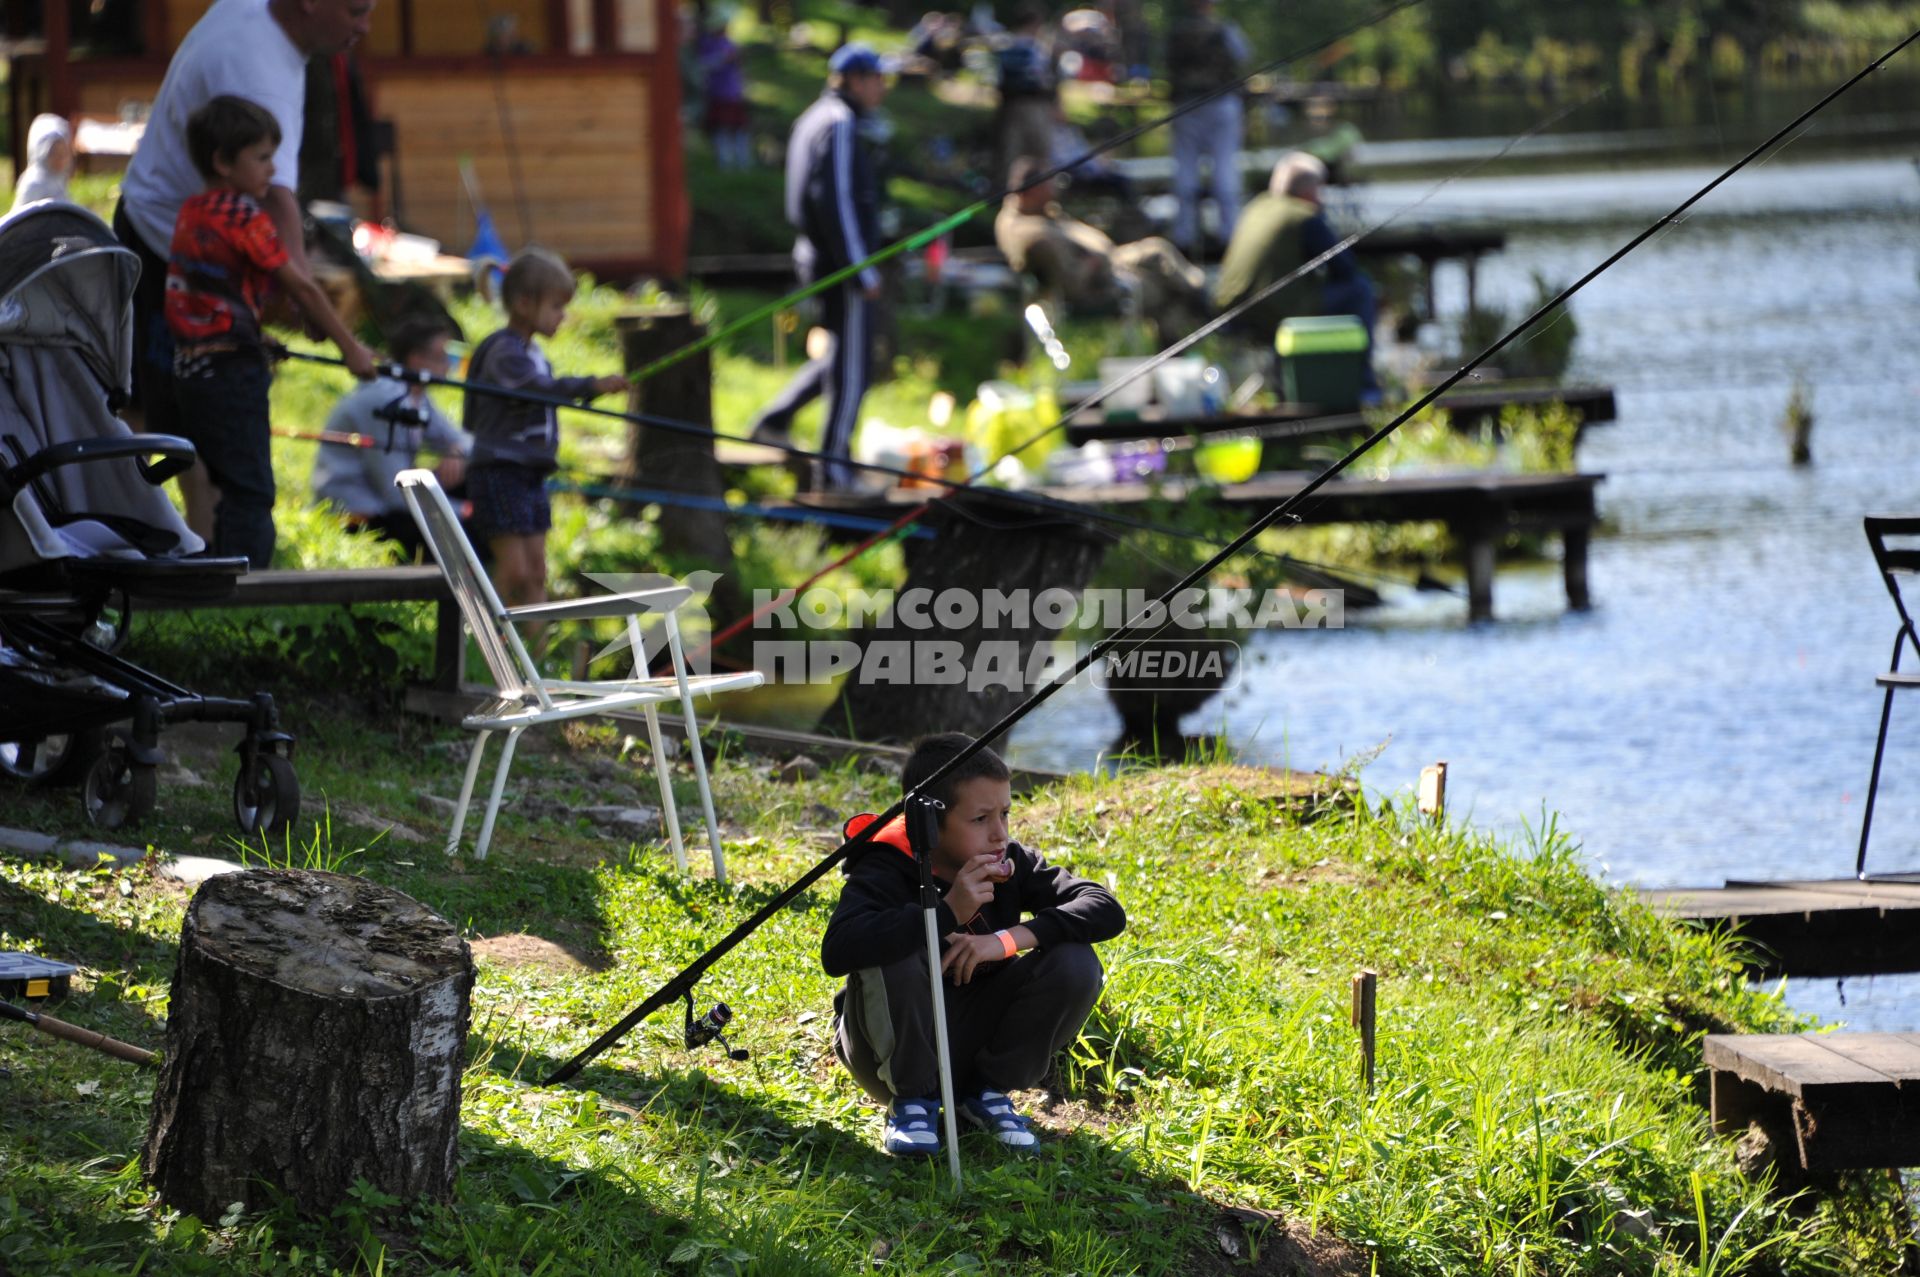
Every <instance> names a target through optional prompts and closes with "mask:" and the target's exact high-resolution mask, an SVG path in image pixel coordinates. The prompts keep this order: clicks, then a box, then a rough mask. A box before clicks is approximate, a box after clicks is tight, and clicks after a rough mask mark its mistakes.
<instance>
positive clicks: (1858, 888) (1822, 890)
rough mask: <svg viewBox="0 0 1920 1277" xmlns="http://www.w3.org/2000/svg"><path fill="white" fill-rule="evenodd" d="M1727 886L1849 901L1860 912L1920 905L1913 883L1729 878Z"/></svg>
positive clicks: (1919, 893)
mask: <svg viewBox="0 0 1920 1277" xmlns="http://www.w3.org/2000/svg"><path fill="white" fill-rule="evenodd" d="M1727 886H1728V887H1729V888H1753V887H1759V888H1772V889H1774V890H1779V891H1792V892H1798V893H1801V894H1805V893H1808V892H1811V893H1813V894H1815V895H1823V896H1831V897H1833V898H1835V899H1839V900H1846V901H1851V902H1852V903H1853V904H1854V905H1856V906H1857V907H1860V908H1895V909H1899V908H1907V907H1911V906H1916V905H1920V883H1914V882H1875V881H1868V882H1862V881H1860V880H1859V879H1857V878H1829V879H1815V878H1803V879H1788V880H1785V881H1781V882H1761V881H1757V880H1749V879H1744V878H1729V879H1727Z"/></svg>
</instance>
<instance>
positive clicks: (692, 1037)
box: [683, 990, 747, 1060]
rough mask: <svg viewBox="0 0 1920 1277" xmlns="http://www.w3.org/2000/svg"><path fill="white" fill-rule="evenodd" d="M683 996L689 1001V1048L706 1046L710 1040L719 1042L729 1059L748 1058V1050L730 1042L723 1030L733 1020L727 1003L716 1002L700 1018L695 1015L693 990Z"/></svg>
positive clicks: (686, 1036)
mask: <svg viewBox="0 0 1920 1277" xmlns="http://www.w3.org/2000/svg"><path fill="white" fill-rule="evenodd" d="M683 996H684V997H685V999H686V1003H687V1026H686V1030H685V1042H686V1047H687V1050H689V1051H691V1050H693V1049H694V1048H695V1047H702V1046H705V1045H706V1044H707V1043H709V1042H718V1043H719V1044H720V1049H721V1050H723V1051H725V1052H726V1053H727V1058H728V1059H729V1060H744V1059H746V1058H747V1053H746V1051H744V1050H741V1049H739V1048H737V1047H735V1046H734V1045H733V1044H732V1043H730V1042H728V1041H727V1039H726V1034H725V1033H724V1032H723V1030H724V1029H725V1028H726V1027H727V1025H728V1024H730V1023H732V1021H733V1012H732V1011H730V1010H728V1009H727V1004H726V1003H724V1002H716V1003H714V1004H713V1007H712V1009H711V1010H709V1011H708V1012H707V1013H706V1014H705V1015H703V1016H701V1017H700V1018H699V1019H695V1018H694V1015H693V992H692V990H688V991H687V993H686V994H685V995H683Z"/></svg>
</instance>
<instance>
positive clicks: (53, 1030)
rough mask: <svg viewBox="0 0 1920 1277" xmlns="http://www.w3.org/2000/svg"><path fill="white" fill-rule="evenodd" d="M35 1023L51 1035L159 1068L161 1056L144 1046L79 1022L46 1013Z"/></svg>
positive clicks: (38, 1017) (37, 1017)
mask: <svg viewBox="0 0 1920 1277" xmlns="http://www.w3.org/2000/svg"><path fill="white" fill-rule="evenodd" d="M33 1025H34V1027H35V1028H37V1029H39V1030H40V1031H41V1032H42V1033H45V1034H47V1035H48V1036H49V1037H56V1038H63V1039H65V1040H66V1041H68V1042H73V1043H76V1044H77V1045H80V1046H86V1047H92V1048H93V1049H94V1050H96V1051H101V1052H104V1053H105V1054H107V1055H111V1056H114V1057H116V1058H117V1059H122V1060H125V1061H127V1062H128V1063H129V1064H138V1065H141V1066H143V1067H145V1068H149V1069H151V1068H157V1067H159V1064H160V1057H159V1056H158V1055H156V1054H154V1053H153V1052H152V1051H149V1050H146V1049H145V1048H144V1047H137V1046H135V1045H133V1044H132V1043H131V1042H122V1041H120V1040H119V1039H117V1038H110V1037H108V1036H106V1035H105V1034H104V1033H95V1032H94V1031H93V1030H92V1029H83V1028H81V1027H80V1026H79V1025H77V1024H68V1023H67V1022H66V1021H65V1020H56V1019H54V1018H53V1017H52V1016H50V1015H46V1014H44V1013H43V1014H41V1015H38V1016H36V1017H35V1018H34V1021H33Z"/></svg>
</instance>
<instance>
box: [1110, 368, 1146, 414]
mask: <svg viewBox="0 0 1920 1277" xmlns="http://www.w3.org/2000/svg"><path fill="white" fill-rule="evenodd" d="M1146 362H1147V361H1146V360H1144V359H1102V360H1101V361H1100V384H1101V385H1103V386H1108V385H1112V384H1113V383H1114V382H1115V381H1118V380H1119V379H1120V378H1122V377H1124V376H1126V375H1127V374H1128V373H1130V372H1132V371H1133V370H1134V369H1136V368H1138V367H1140V365H1142V364H1144V363H1146ZM1152 402H1153V378H1152V377H1141V378H1139V379H1137V380H1135V381H1131V382H1128V383H1127V384H1126V385H1124V386H1122V387H1120V389H1118V390H1116V391H1114V392H1113V393H1112V394H1111V395H1109V396H1107V398H1105V399H1104V400H1102V401H1101V404H1100V406H1101V407H1103V408H1134V409H1139V408H1144V407H1146V406H1147V405H1148V404H1150V403H1152Z"/></svg>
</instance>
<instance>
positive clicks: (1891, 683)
mask: <svg viewBox="0 0 1920 1277" xmlns="http://www.w3.org/2000/svg"><path fill="white" fill-rule="evenodd" d="M1865 522H1866V530H1867V544H1868V545H1869V546H1871V547H1872V549H1873V561H1874V563H1875V564H1876V565H1878V566H1879V568H1880V579H1881V580H1882V581H1883V582H1884V583H1885V584H1886V587H1887V593H1888V594H1889V595H1891V596H1892V598H1893V607H1894V610H1895V611H1896V612H1898V613H1899V614H1900V628H1899V629H1898V630H1896V631H1895V632H1894V635H1893V658H1892V660H1891V662H1890V664H1889V665H1888V669H1887V672H1886V673H1885V674H1879V675H1876V676H1875V677H1874V680H1873V681H1874V682H1875V683H1876V684H1877V685H1878V686H1880V687H1883V688H1885V689H1886V696H1885V698H1884V699H1883V700H1882V702H1881V705H1880V735H1879V738H1878V739H1877V740H1875V741H1874V745H1873V774H1872V778H1871V779H1869V780H1868V782H1867V808H1866V812H1865V814H1864V815H1863V816H1862V818H1861V821H1860V852H1859V855H1858V856H1857V857H1856V858H1855V859H1854V864H1853V873H1854V877H1856V878H1860V879H1865V878H1866V877H1867V876H1868V875H1867V839H1868V836H1869V835H1870V834H1871V833H1872V832H1873V800H1874V797H1875V795H1876V794H1877V793H1878V792H1879V789H1880V764H1881V761H1882V759H1883V758H1884V756H1885V754H1886V751H1887V723H1888V721H1889V720H1890V719H1891V718H1892V716H1893V694H1894V693H1895V692H1898V691H1901V690H1903V689H1907V688H1916V687H1920V674H1906V673H1902V672H1901V670H1900V653H1901V650H1902V648H1905V647H1911V648H1913V650H1914V654H1915V655H1920V635H1916V634H1915V632H1914V624H1913V615H1912V614H1911V613H1910V612H1908V611H1907V603H1906V600H1905V599H1904V598H1902V597H1901V595H1900V577H1902V576H1917V575H1920V547H1916V548H1911V549H1909V548H1899V547H1892V546H1889V545H1888V544H1887V539H1888V538H1889V537H1914V538H1920V515H1898V516H1895V515H1868V516H1867V517H1866V521H1865Z"/></svg>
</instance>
